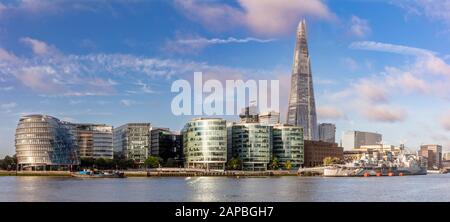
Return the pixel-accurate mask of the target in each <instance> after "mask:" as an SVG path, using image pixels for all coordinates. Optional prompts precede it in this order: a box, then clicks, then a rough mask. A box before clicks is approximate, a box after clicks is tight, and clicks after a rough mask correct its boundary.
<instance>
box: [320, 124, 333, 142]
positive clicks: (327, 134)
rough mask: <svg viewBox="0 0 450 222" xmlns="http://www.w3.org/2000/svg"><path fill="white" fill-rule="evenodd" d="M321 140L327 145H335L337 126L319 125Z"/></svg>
mask: <svg viewBox="0 0 450 222" xmlns="http://www.w3.org/2000/svg"><path fill="white" fill-rule="evenodd" d="M319 140H320V141H323V142H327V143H335V142H336V125H334V124H332V123H321V124H319Z"/></svg>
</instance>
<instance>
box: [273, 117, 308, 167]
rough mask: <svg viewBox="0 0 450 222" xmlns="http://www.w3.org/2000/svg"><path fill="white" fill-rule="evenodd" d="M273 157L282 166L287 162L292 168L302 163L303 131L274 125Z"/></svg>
mask: <svg viewBox="0 0 450 222" xmlns="http://www.w3.org/2000/svg"><path fill="white" fill-rule="evenodd" d="M273 155H274V157H276V158H277V159H278V161H279V164H280V165H281V166H283V165H284V164H285V163H286V162H287V161H288V160H289V161H290V162H291V164H292V167H293V168H298V167H300V166H301V165H303V163H304V141H303V129H302V128H301V127H297V126H289V125H276V126H274V127H273Z"/></svg>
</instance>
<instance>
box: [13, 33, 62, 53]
mask: <svg viewBox="0 0 450 222" xmlns="http://www.w3.org/2000/svg"><path fill="white" fill-rule="evenodd" d="M20 41H21V42H23V43H25V44H27V45H28V46H30V47H31V49H32V50H33V52H34V53H35V54H36V55H45V54H48V53H50V52H54V51H55V50H54V49H53V48H52V47H51V46H49V45H47V43H45V42H43V41H40V40H37V39H32V38H30V37H24V38H21V39H20Z"/></svg>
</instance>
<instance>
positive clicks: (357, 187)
mask: <svg viewBox="0 0 450 222" xmlns="http://www.w3.org/2000/svg"><path fill="white" fill-rule="evenodd" d="M0 201H2V202H5V201H70V202H73V201H75V202H78V201H170V202H179V201H195V202H198V201H231V202H241V201H269V202H270V201H308V202H309V201H368V202H374V201H450V174H447V175H445V174H444V175H425V176H404V177H369V178H322V177H295V176H292V177H261V178H228V177H187V178H185V177H162V178H156V177H152V178H126V179H80V178H69V177H38V176H37V177H6V176H5V177H0Z"/></svg>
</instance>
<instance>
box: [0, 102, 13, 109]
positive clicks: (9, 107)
mask: <svg viewBox="0 0 450 222" xmlns="http://www.w3.org/2000/svg"><path fill="white" fill-rule="evenodd" d="M16 106H17V103H15V102H10V103H3V104H1V105H0V108H2V109H12V108H15V107H16Z"/></svg>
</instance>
